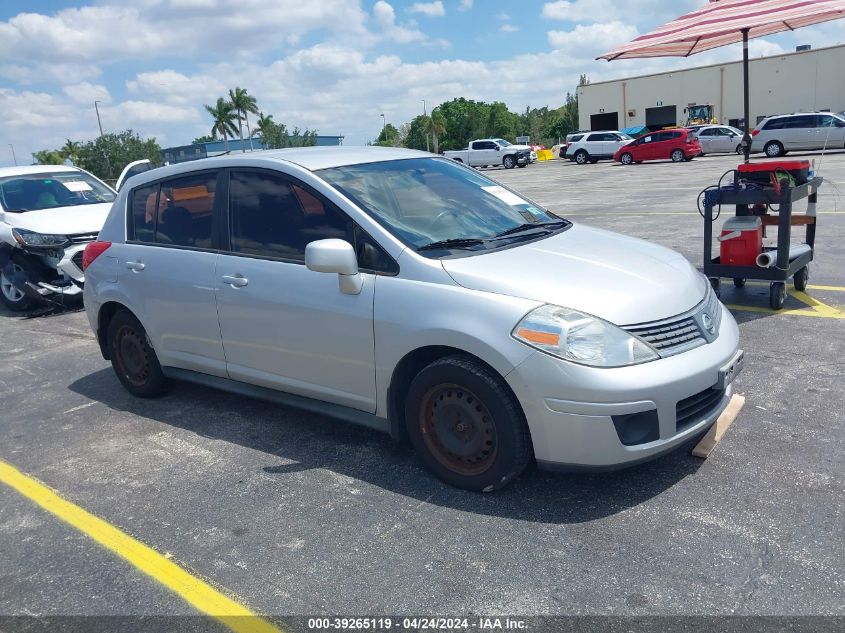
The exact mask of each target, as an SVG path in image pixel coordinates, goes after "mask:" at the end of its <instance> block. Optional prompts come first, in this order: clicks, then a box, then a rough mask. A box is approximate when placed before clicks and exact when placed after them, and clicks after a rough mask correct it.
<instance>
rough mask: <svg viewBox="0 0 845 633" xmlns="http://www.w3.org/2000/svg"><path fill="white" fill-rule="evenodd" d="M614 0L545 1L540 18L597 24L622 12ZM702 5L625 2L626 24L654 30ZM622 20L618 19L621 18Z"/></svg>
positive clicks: (676, 0)
mask: <svg viewBox="0 0 845 633" xmlns="http://www.w3.org/2000/svg"><path fill="white" fill-rule="evenodd" d="M621 6H622V5H620V3H619V2H617V1H615V0H557V1H556V2H546V3H544V4H543V9H542V11H541V12H540V16H541V17H543V18H545V19H547V20H568V21H570V22H600V21H602V20H606V19H607V18H608V17H610V16H619V15H620V13H622V10H621ZM700 6H701V0H673V1H672V2H669V3H667V2H666V0H627V2H625V3H624V17H625V20H626V22H634V23H635V24H637V25H638V26H648V28H654V27H655V26H658V25H660V24H663V23H664V22H668V21H669V20H674V19H675V18H676V17H679V16H681V15H683V14H685V13H688V12H690V11H692V10H693V9H696V8H699V7H700ZM620 17H621V16H620Z"/></svg>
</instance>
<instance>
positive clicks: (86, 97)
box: [62, 81, 111, 104]
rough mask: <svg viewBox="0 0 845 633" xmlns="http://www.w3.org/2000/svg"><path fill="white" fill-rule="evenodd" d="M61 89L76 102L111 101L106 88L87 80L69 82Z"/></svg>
mask: <svg viewBox="0 0 845 633" xmlns="http://www.w3.org/2000/svg"><path fill="white" fill-rule="evenodd" d="M62 91H63V92H64V93H65V94H66V95H67V96H68V97H70V98H71V99H73V101H75V102H76V103H85V104H92V103H94V101H102V102H103V103H108V102H109V101H111V94H109V91H108V88H106V87H105V86H101V85H95V84H92V83H89V82H87V81H82V82H80V83H78V84H70V85H68V86H65V87H64V88H62Z"/></svg>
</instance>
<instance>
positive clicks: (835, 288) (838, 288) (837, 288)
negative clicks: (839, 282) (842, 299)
mask: <svg viewBox="0 0 845 633" xmlns="http://www.w3.org/2000/svg"><path fill="white" fill-rule="evenodd" d="M807 288H809V289H810V290H832V291H834V292H845V286H807Z"/></svg>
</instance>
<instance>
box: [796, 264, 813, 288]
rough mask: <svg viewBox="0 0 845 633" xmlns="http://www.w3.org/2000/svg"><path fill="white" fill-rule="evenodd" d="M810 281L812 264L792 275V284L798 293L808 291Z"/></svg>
mask: <svg viewBox="0 0 845 633" xmlns="http://www.w3.org/2000/svg"><path fill="white" fill-rule="evenodd" d="M809 280H810V264H807V265H806V266H804V268H802V269H801V270H798V271H796V272H795V274H794V275H792V284H793V285H794V286H795V289H796V290H797V291H798V292H804V291H805V290H806V289H807V282H808V281H809Z"/></svg>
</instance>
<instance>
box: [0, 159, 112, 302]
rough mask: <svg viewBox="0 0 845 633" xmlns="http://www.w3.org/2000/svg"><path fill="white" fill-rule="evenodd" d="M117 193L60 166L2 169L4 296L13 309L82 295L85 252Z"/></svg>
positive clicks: (0, 274) (0, 269) (0, 267)
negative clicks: (83, 257)
mask: <svg viewBox="0 0 845 633" xmlns="http://www.w3.org/2000/svg"><path fill="white" fill-rule="evenodd" d="M115 196H116V194H115V192H114V190H113V189H112V188H111V187H109V186H108V185H106V184H105V183H104V182H102V181H100V180H98V179H97V178H96V177H95V176H93V175H92V174H89V173H88V172H87V171H83V170H81V169H77V168H75V167H64V166H61V165H33V166H30V167H9V168H4V169H0V299H2V301H3V303H4V304H6V307H8V308H10V309H11V310H15V311H20V310H26V309H28V308H30V307H32V306H33V305H35V304H39V303H48V304H49V303H54V304H61V303H62V302H63V301H64V299H65V298H67V297H73V296H78V295H81V293H82V284H83V281H84V277H83V274H82V251H83V249H84V248H85V246H86V244H88V242H92V241H94V240H95V239H96V238H97V233H98V232H99V231H100V228H101V227H102V226H103V222H105V220H106V216H107V215H108V212H109V209H110V208H111V203H112V201H113V200H114V198H115Z"/></svg>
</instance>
